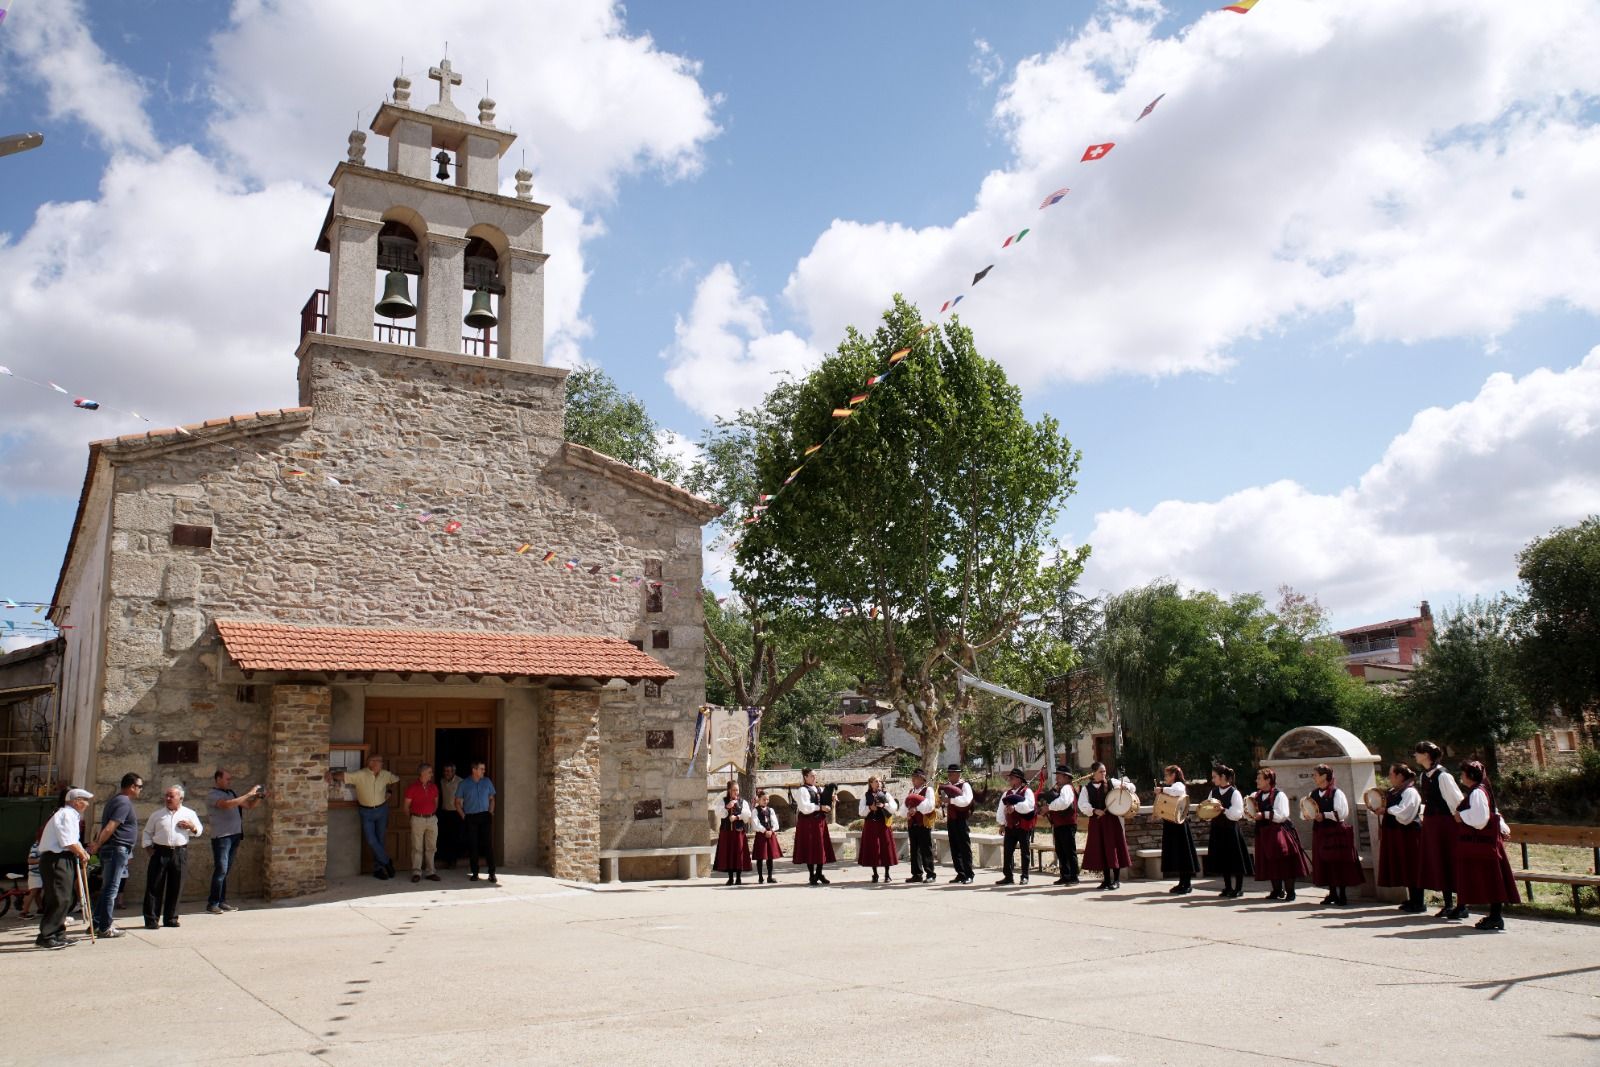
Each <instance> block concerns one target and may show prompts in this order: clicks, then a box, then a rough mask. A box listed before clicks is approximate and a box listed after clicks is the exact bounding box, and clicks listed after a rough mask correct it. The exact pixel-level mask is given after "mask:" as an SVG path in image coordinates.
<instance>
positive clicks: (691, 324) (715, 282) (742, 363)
mask: <svg viewBox="0 0 1600 1067" xmlns="http://www.w3.org/2000/svg"><path fill="white" fill-rule="evenodd" d="M674 333H675V335H676V340H674V342H673V344H672V347H671V348H669V349H668V350H667V351H666V352H665V353H663V355H664V356H665V357H666V358H667V359H668V361H669V366H668V368H667V374H666V378H667V384H668V385H669V386H671V387H672V391H673V392H674V393H676V394H677V395H678V399H680V400H682V401H683V402H684V403H685V404H687V405H688V406H689V407H690V408H692V409H693V410H694V411H695V412H697V413H698V414H700V415H703V416H705V417H707V418H711V417H713V416H716V415H723V416H732V415H733V414H734V413H735V412H736V411H737V410H738V409H739V408H741V407H751V406H753V405H755V404H756V403H757V402H758V401H760V399H761V397H762V396H764V395H765V394H766V392H767V391H768V390H769V389H771V388H772V387H773V386H774V385H775V384H777V383H776V380H775V379H776V377H777V376H778V375H780V374H782V373H783V372H785V371H804V370H806V369H807V368H808V367H810V366H811V365H813V364H814V363H815V362H816V355H815V353H813V352H812V351H811V350H810V349H809V348H808V347H807V345H806V343H805V342H804V341H802V340H801V339H800V338H799V337H797V336H795V335H794V334H792V333H790V332H789V331H787V330H784V331H781V332H778V333H771V332H769V326H768V321H767V305H766V302H765V301H764V300H762V299H761V298H760V297H758V296H750V295H748V294H746V293H745V291H744V287H743V286H742V285H741V284H740V282H739V277H738V275H737V274H735V273H734V269H733V267H732V266H731V265H730V264H727V263H718V264H717V265H716V266H714V267H712V268H711V270H710V272H709V273H707V274H706V276H705V277H703V278H701V279H700V284H699V285H697V286H696V287H695V292H694V303H693V305H692V306H691V307H690V309H689V315H688V317H687V318H684V317H683V316H679V318H678V321H677V325H676V327H675V328H674Z"/></svg>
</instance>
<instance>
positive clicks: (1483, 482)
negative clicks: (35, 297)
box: [1085, 347, 1600, 623]
mask: <svg viewBox="0 0 1600 1067" xmlns="http://www.w3.org/2000/svg"><path fill="white" fill-rule="evenodd" d="M1595 513H1600V347H1597V348H1595V349H1593V350H1592V351H1590V352H1589V354H1588V356H1587V357H1585V358H1584V360H1583V361H1582V362H1581V363H1579V364H1578V365H1577V366H1574V367H1570V368H1568V369H1566V370H1561V371H1555V370H1549V369H1540V370H1536V371H1533V372H1531V373H1529V374H1527V375H1525V376H1523V377H1522V378H1520V379H1518V378H1513V377H1512V376H1511V375H1508V374H1495V375H1493V376H1491V377H1490V378H1489V379H1488V380H1487V381H1486V382H1485V383H1484V386H1483V388H1482V389H1481V390H1479V392H1478V394H1477V396H1475V397H1473V398H1472V399H1471V400H1468V401H1464V402H1463V403H1460V404H1457V405H1455V406H1453V407H1449V408H1429V409H1427V410H1426V411H1423V412H1421V413H1419V414H1418V415H1417V416H1416V417H1415V418H1414V419H1413V420H1412V422H1411V425H1410V427H1408V428H1407V429H1406V431H1405V432H1404V433H1402V434H1400V435H1399V436H1397V437H1396V438H1395V439H1394V440H1393V441H1391V442H1390V443H1389V446H1388V448H1387V449H1386V450H1385V452H1384V454H1383V457H1382V458H1381V459H1380V460H1379V461H1378V462H1377V463H1375V464H1374V465H1373V466H1372V467H1371V468H1370V469H1368V470H1367V471H1366V472H1364V473H1362V474H1361V475H1360V477H1359V478H1357V479H1355V480H1354V481H1353V482H1352V484H1350V485H1349V486H1347V487H1346V488H1344V489H1342V490H1340V491H1339V492H1336V493H1325V494H1324V493H1313V492H1311V491H1309V490H1307V489H1306V488H1304V487H1303V486H1300V485H1298V484H1296V483H1294V482H1290V481H1280V482H1275V483H1273V484H1271V485H1265V486H1259V487H1253V488H1249V489H1245V490H1242V491H1240V492H1237V493H1233V494H1230V495H1229V496H1227V497H1224V498H1223V499H1221V500H1217V501H1211V502H1193V501H1179V500H1169V501H1166V502H1163V503H1161V504H1158V505H1156V506H1155V507H1154V508H1152V509H1150V510H1149V511H1147V512H1137V511H1133V510H1127V509H1123V510H1114V511H1107V512H1102V513H1100V514H1098V515H1096V516H1095V527H1094V531H1093V533H1091V534H1090V536H1089V541H1090V543H1092V544H1093V545H1094V554H1093V556H1092V558H1091V560H1090V565H1089V570H1088V572H1087V573H1086V575H1085V581H1086V582H1087V583H1088V584H1089V585H1091V586H1092V587H1098V588H1106V589H1111V590H1121V589H1126V588H1128V587H1130V586H1133V585H1137V584H1140V583H1143V582H1147V581H1149V580H1150V579H1152V578H1155V577H1159V576H1162V575H1167V576H1171V577H1174V578H1176V579H1178V580H1179V581H1181V582H1183V583H1184V584H1185V585H1188V586H1192V587H1197V588H1204V589H1217V590H1220V591H1224V592H1231V591H1243V590H1257V591H1263V590H1271V589H1273V588H1276V586H1277V585H1278V584H1279V583H1282V582H1288V583H1289V584H1291V585H1293V586H1295V587H1296V588H1298V589H1301V590H1302V591H1305V592H1311V593H1315V594H1316V595H1317V596H1318V597H1319V598H1320V599H1321V600H1322V602H1323V604H1325V605H1327V606H1328V607H1329V608H1330V609H1331V610H1332V611H1333V612H1334V614H1335V615H1336V616H1337V617H1339V618H1341V619H1344V620H1349V621H1351V622H1352V623H1354V622H1356V621H1360V620H1361V619H1363V618H1371V617H1373V616H1383V617H1388V616H1389V615H1393V614H1403V613H1404V612H1405V611H1406V610H1407V609H1408V605H1409V606H1410V607H1414V606H1415V605H1416V603H1417V602H1418V601H1419V600H1421V599H1425V598H1432V599H1434V600H1435V601H1438V600H1441V599H1444V598H1445V597H1446V596H1447V595H1466V594H1472V593H1478V592H1493V591H1498V590H1501V589H1509V588H1511V587H1512V586H1513V585H1514V584H1515V581H1516V562H1515V558H1514V557H1515V555H1516V553H1517V552H1518V551H1519V550H1520V549H1521V548H1522V547H1523V545H1524V544H1526V543H1527V542H1528V541H1529V540H1531V539H1532V538H1534V537H1537V536H1539V535H1541V534H1544V533H1546V532H1548V531H1549V530H1550V529H1551V528H1552V527H1555V526H1559V525H1564V524H1569V523H1572V522H1576V521H1579V520H1581V519H1582V518H1583V517H1584V516H1586V515H1589V514H1595Z"/></svg>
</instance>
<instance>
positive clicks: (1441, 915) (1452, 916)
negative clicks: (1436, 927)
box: [1433, 908, 1461, 922]
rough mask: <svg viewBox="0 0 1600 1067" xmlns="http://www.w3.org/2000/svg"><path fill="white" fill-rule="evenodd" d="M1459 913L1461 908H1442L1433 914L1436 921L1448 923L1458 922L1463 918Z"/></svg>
mask: <svg viewBox="0 0 1600 1067" xmlns="http://www.w3.org/2000/svg"><path fill="white" fill-rule="evenodd" d="M1459 911H1460V909H1459V908H1440V909H1439V910H1438V911H1436V912H1434V913H1433V917H1434V918H1435V919H1444V920H1445V921H1446V922H1457V921H1459V920H1460V918H1461V916H1460V914H1458V913H1459Z"/></svg>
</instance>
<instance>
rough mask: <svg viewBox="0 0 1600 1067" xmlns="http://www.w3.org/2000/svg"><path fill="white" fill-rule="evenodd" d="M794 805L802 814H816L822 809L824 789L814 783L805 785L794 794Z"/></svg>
mask: <svg viewBox="0 0 1600 1067" xmlns="http://www.w3.org/2000/svg"><path fill="white" fill-rule="evenodd" d="M794 806H795V808H796V809H798V810H799V812H800V814H801V815H815V814H816V813H817V812H819V811H821V810H822V790H820V789H818V788H817V787H816V786H814V785H803V786H801V787H800V789H799V790H798V791H797V792H796V793H795V795H794Z"/></svg>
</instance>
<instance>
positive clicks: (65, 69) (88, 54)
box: [0, 0, 156, 152]
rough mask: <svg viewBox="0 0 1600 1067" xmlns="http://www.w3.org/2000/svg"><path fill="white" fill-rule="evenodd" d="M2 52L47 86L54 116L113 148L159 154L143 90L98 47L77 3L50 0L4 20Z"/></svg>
mask: <svg viewBox="0 0 1600 1067" xmlns="http://www.w3.org/2000/svg"><path fill="white" fill-rule="evenodd" d="M0 51H5V52H10V53H11V54H12V55H13V56H15V57H16V58H17V59H18V60H20V66H21V68H22V69H23V70H24V71H25V72H26V73H27V74H28V75H29V76H31V77H32V78H34V79H37V80H38V81H39V82H41V83H43V86H44V90H45V102H46V104H47V105H48V108H49V115H50V117H51V118H53V119H60V118H71V119H75V120H76V121H78V122H81V123H83V124H84V125H85V126H87V127H88V128H89V129H90V130H91V131H93V132H94V134H95V136H96V138H98V139H99V141H100V142H101V143H102V144H103V145H104V146H105V147H106V148H108V149H111V150H131V151H135V152H154V151H155V150H156V136H155V131H154V130H153V129H152V128H151V126H150V119H149V118H148V117H147V116H146V115H145V113H144V98H145V89H144V86H143V85H141V84H140V83H139V79H138V78H136V77H134V75H133V73H132V72H131V71H129V70H127V69H126V68H124V67H122V66H120V65H118V64H116V63H113V62H112V61H111V59H110V58H109V57H107V56H106V54H105V52H103V51H102V50H101V48H100V46H99V45H98V44H96V43H95V41H94V38H93V37H92V36H91V35H90V33H89V28H88V26H87V24H86V22H85V20H84V13H83V5H82V4H81V3H80V2H79V0H52V2H51V3H49V4H39V5H37V6H35V5H29V6H28V7H26V8H24V9H23V10H22V11H20V12H17V13H16V14H14V15H13V16H12V17H11V18H9V19H7V20H6V28H5V33H4V34H0ZM6 132H8V133H10V132H15V131H10V130H8V131H6Z"/></svg>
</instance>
